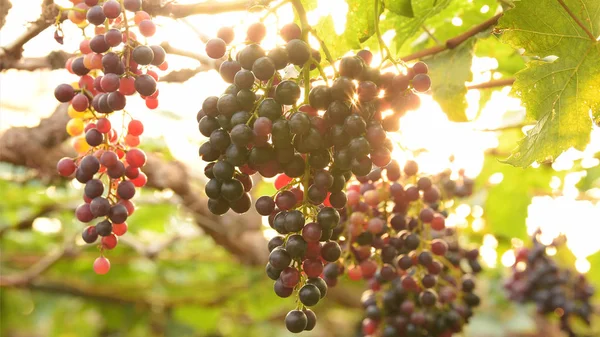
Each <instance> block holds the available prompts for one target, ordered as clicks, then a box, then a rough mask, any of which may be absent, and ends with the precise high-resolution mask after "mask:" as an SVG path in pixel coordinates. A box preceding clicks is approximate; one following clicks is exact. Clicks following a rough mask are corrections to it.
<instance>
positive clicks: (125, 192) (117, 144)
mask: <svg viewBox="0 0 600 337" xmlns="http://www.w3.org/2000/svg"><path fill="white" fill-rule="evenodd" d="M71 2H72V3H73V5H74V7H73V8H72V9H70V10H69V12H68V18H69V20H70V21H71V22H72V23H74V24H76V25H78V26H79V27H81V28H82V29H85V28H86V27H88V26H90V25H91V26H93V27H90V29H92V28H93V32H94V34H95V35H94V36H93V37H92V38H85V39H84V40H83V41H81V43H80V46H79V51H80V55H78V56H75V57H73V58H70V59H69V60H67V63H66V68H67V70H68V71H69V72H70V73H72V74H75V75H78V76H79V81H78V82H75V83H72V84H60V85H59V86H58V87H56V89H55V91H54V95H55V97H56V99H57V100H58V101H60V102H63V103H69V108H68V113H69V116H70V117H71V120H70V121H69V122H68V124H67V128H66V129H67V130H66V131H67V133H68V134H69V135H71V136H73V137H76V138H75V139H74V143H73V145H74V148H75V150H76V151H77V153H78V154H79V156H77V157H76V158H62V159H61V160H60V161H59V162H58V164H57V169H58V172H59V174H60V175H62V176H64V177H71V178H75V179H77V180H78V181H79V182H80V183H82V184H85V188H84V201H85V203H83V204H82V205H80V206H79V207H78V208H77V210H76V212H75V213H76V216H77V219H79V220H80V221H81V222H84V223H90V222H92V221H94V220H95V219H100V221H99V222H97V223H96V224H95V225H92V226H88V227H86V228H85V229H84V231H83V234H82V237H83V240H84V241H85V242H87V243H94V242H96V241H97V240H98V236H100V237H101V244H100V250H101V256H100V257H99V258H98V259H96V261H95V262H94V271H95V272H96V273H98V274H105V273H107V272H108V271H109V269H110V262H109V261H108V260H107V259H106V258H105V257H104V250H106V249H113V248H114V247H115V246H116V245H117V242H118V239H117V238H118V236H121V235H123V234H125V232H126V231H127V224H126V220H127V217H128V216H129V215H131V214H132V213H133V211H134V209H135V207H134V205H133V203H132V202H131V201H130V200H131V199H132V198H133V196H134V195H135V193H136V189H135V188H136V187H142V186H144V185H145V184H146V181H147V177H146V175H145V174H144V173H143V172H141V171H140V168H141V167H142V166H144V164H145V163H146V155H145V153H144V152H143V151H142V150H140V149H138V148H137V146H138V145H139V144H140V138H139V137H140V136H141V134H142V133H143V131H144V126H143V123H142V122H141V121H139V120H134V119H131V118H130V120H129V122H128V123H127V124H125V125H123V128H122V130H120V132H119V131H117V129H116V128H115V127H114V126H113V125H112V124H111V121H110V119H109V116H111V115H112V113H113V112H115V111H123V112H122V113H123V121H125V117H128V116H129V115H128V114H127V113H126V112H125V111H124V109H125V105H126V101H127V96H132V95H135V94H136V93H138V94H139V95H140V96H141V97H142V98H143V99H145V102H146V106H147V107H148V108H150V109H155V108H156V107H157V106H158V100H157V97H158V89H157V80H158V75H157V73H156V72H155V71H154V70H152V69H153V67H154V66H156V67H158V69H161V70H165V69H167V67H168V64H167V62H166V61H165V58H166V53H165V51H164V49H163V48H162V47H160V46H147V45H145V44H142V43H141V42H139V41H138V38H137V37H136V34H135V33H134V32H133V31H132V30H130V29H132V28H133V27H137V29H138V31H139V33H140V34H141V35H143V36H144V37H150V36H153V35H154V33H155V31H156V26H155V24H154V23H153V22H152V20H151V18H150V15H149V14H148V13H146V12H144V11H142V10H141V5H142V4H141V1H140V0H124V1H115V0H106V1H102V0H85V1H82V0H71ZM128 15H129V18H128ZM58 31H62V30H61V27H60V26H59V27H58V30H57V32H58ZM56 36H58V37H60V35H59V34H57V35H56ZM58 41H59V42H62V38H59V39H58Z"/></svg>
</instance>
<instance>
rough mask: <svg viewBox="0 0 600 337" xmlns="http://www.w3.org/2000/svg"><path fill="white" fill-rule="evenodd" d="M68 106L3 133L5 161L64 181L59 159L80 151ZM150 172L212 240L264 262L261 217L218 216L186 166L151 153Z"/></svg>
mask: <svg viewBox="0 0 600 337" xmlns="http://www.w3.org/2000/svg"><path fill="white" fill-rule="evenodd" d="M67 107H68V105H67V104H62V105H60V106H59V107H58V109H56V111H55V112H54V113H53V114H52V115H51V116H50V117H48V118H45V119H42V120H41V121H40V124H39V125H38V126H36V127H31V128H29V127H14V128H10V129H8V130H6V131H5V132H4V133H3V134H0V162H6V163H11V164H14V165H19V166H25V167H29V168H33V169H36V170H37V171H38V173H39V174H40V176H41V177H45V178H47V179H59V178H60V176H59V175H58V173H57V172H56V162H57V161H58V160H59V159H60V158H62V157H75V156H76V155H77V154H76V153H75V151H74V150H73V149H72V147H70V146H69V144H66V143H65V140H67V139H68V138H69V136H68V134H67V133H66V131H65V127H66V124H67V122H68V121H69V119H70V118H69V116H68V115H67V112H66V110H67ZM143 171H144V172H145V173H146V175H147V176H148V184H147V187H148V188H154V189H157V190H165V189H170V190H172V191H173V192H174V193H175V194H177V196H178V197H179V198H180V200H181V204H182V205H183V206H185V207H186V208H187V209H188V210H189V211H190V212H191V214H192V215H193V217H194V220H195V222H196V223H197V225H198V226H199V227H200V228H202V230H203V231H204V232H205V233H206V234H208V235H210V236H211V237H212V239H213V240H214V241H215V242H216V243H217V244H219V245H221V246H222V247H224V248H225V249H226V250H228V251H229V252H230V253H231V254H233V255H234V256H236V257H237V258H238V259H239V260H240V261H241V262H243V263H248V264H256V265H260V264H262V263H264V262H265V261H266V260H267V256H268V250H267V249H266V248H265V247H266V245H265V241H266V239H265V238H264V236H263V235H262V230H261V227H262V222H261V218H260V216H259V215H258V214H256V213H255V212H248V213H246V214H243V215H236V214H227V215H225V216H216V215H213V214H212V213H211V212H210V211H209V210H208V206H207V203H206V202H207V199H206V196H205V194H204V192H203V191H202V190H201V188H198V187H196V186H194V185H193V184H192V180H193V179H192V177H191V176H190V175H189V173H188V170H187V168H186V167H185V165H184V164H182V163H181V162H178V161H166V160H164V159H163V158H162V157H161V156H160V154H157V153H148V160H147V163H146V165H145V166H144V168H143Z"/></svg>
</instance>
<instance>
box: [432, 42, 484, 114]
mask: <svg viewBox="0 0 600 337" xmlns="http://www.w3.org/2000/svg"><path fill="white" fill-rule="evenodd" d="M475 41H476V40H475V39H470V40H469V41H467V42H465V43H463V44H461V45H460V46H458V47H457V48H454V49H450V50H447V51H445V52H442V53H439V54H437V55H435V56H433V57H431V58H428V59H425V60H424V61H425V63H427V65H428V66H429V76H430V77H431V83H432V87H431V91H432V92H433V99H435V100H436V101H437V102H438V103H439V104H440V106H441V107H442V110H444V112H445V113H446V115H448V118H449V119H450V120H451V121H454V122H466V121H467V116H466V114H465V112H466V110H467V100H466V97H465V95H466V94H467V87H466V86H465V82H468V81H471V80H472V78H473V74H472V72H471V64H472V61H473V48H474V47H475Z"/></svg>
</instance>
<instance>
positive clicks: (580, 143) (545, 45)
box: [498, 0, 600, 167]
mask: <svg viewBox="0 0 600 337" xmlns="http://www.w3.org/2000/svg"><path fill="white" fill-rule="evenodd" d="M565 3H566V5H567V6H568V7H569V8H571V9H572V12H573V13H574V15H575V16H577V17H579V18H580V19H581V18H584V19H585V20H584V22H585V23H584V24H585V25H586V26H587V27H588V29H589V30H590V31H592V32H593V34H596V35H597V34H598V32H600V2H598V1H595V0H582V1H573V0H572V1H566V2H565ZM532 13H536V16H535V20H530V18H531V14H532ZM498 28H500V29H502V30H504V33H503V41H505V42H506V43H508V44H510V45H511V46H513V47H515V48H523V49H524V51H525V55H529V56H538V57H540V58H543V57H547V56H552V55H553V56H557V57H558V59H556V60H555V61H553V62H543V61H536V60H533V61H530V62H529V63H528V65H527V68H526V69H524V70H522V71H520V72H519V73H517V75H516V82H515V84H514V85H513V91H512V92H513V94H514V95H515V96H517V97H518V98H520V99H521V100H522V102H523V105H524V106H525V107H526V108H527V115H528V116H529V117H530V118H532V119H535V120H537V121H538V122H537V125H536V126H535V127H534V128H533V129H532V130H531V131H529V133H528V134H527V136H526V137H525V138H524V139H523V140H522V141H521V142H520V143H519V146H518V148H517V149H516V150H515V151H514V152H513V154H512V155H511V157H510V158H508V160H507V162H508V163H510V164H512V165H516V166H522V167H525V166H528V165H530V164H531V163H533V162H535V161H537V162H543V161H545V160H554V159H555V158H556V157H557V156H558V155H560V154H561V153H562V152H564V151H565V150H567V149H569V148H571V147H574V148H576V149H579V150H582V149H583V148H584V147H585V145H586V144H587V143H588V142H589V139H590V138H589V135H590V131H591V126H592V121H591V119H590V116H589V115H590V110H591V113H592V116H593V117H594V118H597V117H598V116H600V110H599V105H600V98H598V95H597V89H596V88H597V87H598V86H599V85H600V69H599V68H598V67H597V65H598V64H599V63H600V46H599V45H598V42H597V41H596V40H592V39H590V38H589V37H588V36H587V35H586V34H585V32H584V30H583V29H582V28H581V27H579V26H578V25H577V22H576V21H575V20H574V19H573V18H572V17H571V16H570V15H569V14H568V13H567V12H566V11H565V9H564V8H562V7H561V5H560V4H559V2H557V1H551V0H542V1H518V2H515V8H514V9H511V10H509V11H507V12H506V14H505V15H504V16H503V17H502V19H501V20H500V22H499V25H498Z"/></svg>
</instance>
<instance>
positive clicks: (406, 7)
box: [383, 0, 415, 18]
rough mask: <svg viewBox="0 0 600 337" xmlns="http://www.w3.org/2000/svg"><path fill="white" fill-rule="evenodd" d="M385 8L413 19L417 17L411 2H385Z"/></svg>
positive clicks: (390, 0) (400, 0)
mask: <svg viewBox="0 0 600 337" xmlns="http://www.w3.org/2000/svg"><path fill="white" fill-rule="evenodd" d="M383 4H384V6H385V8H387V9H389V10H390V12H393V13H396V14H398V15H402V16H406V17H409V18H412V17H414V16H415V13H414V12H413V8H412V1H411V0H383Z"/></svg>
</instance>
